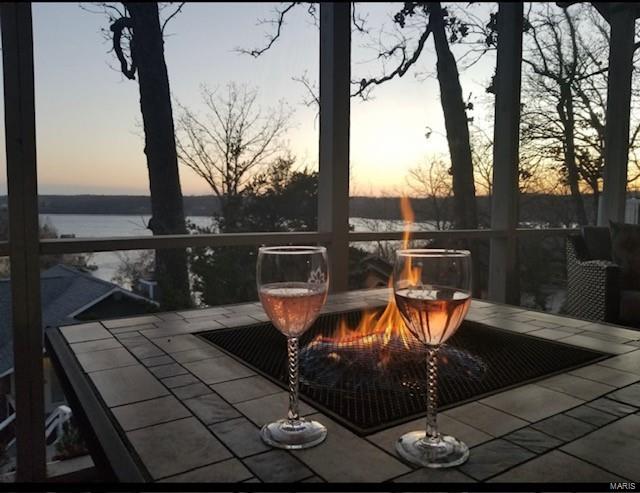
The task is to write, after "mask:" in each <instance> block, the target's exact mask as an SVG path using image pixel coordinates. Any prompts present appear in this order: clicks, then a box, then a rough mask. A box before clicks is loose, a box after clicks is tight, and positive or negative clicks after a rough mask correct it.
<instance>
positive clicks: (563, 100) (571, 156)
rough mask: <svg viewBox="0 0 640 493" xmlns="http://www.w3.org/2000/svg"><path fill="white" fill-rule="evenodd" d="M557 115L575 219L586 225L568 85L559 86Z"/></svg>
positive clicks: (571, 98)
mask: <svg viewBox="0 0 640 493" xmlns="http://www.w3.org/2000/svg"><path fill="white" fill-rule="evenodd" d="M558 113H559V115H560V119H561V121H562V122H563V127H564V166H565V168H566V170H567V179H568V181H569V189H570V190H571V197H572V198H573V205H574V207H575V209H576V218H577V220H578V223H579V224H580V225H586V224H588V222H589V221H588V220H587V212H586V210H585V207H584V201H583V200H582V194H581V193H580V186H579V181H580V175H579V173H578V166H577V164H576V147H575V143H574V140H573V139H574V134H575V119H574V113H573V95H572V93H571V87H570V86H569V85H568V84H562V85H561V86H560V103H559V104H558Z"/></svg>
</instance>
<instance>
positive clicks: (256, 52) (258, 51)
mask: <svg viewBox="0 0 640 493" xmlns="http://www.w3.org/2000/svg"><path fill="white" fill-rule="evenodd" d="M300 3H302V2H291V3H289V5H287V7H286V8H284V9H283V10H276V12H277V13H278V18H277V19H276V20H275V21H270V22H271V23H273V24H275V25H276V32H275V34H272V35H271V36H269V41H268V42H267V44H266V46H264V47H262V48H254V49H253V50H246V49H244V48H236V51H239V52H240V53H244V54H247V55H251V56H252V57H254V58H258V57H259V56H260V55H262V54H263V53H264V52H265V51H268V50H269V49H270V48H271V47H272V46H273V44H274V43H275V42H276V41H277V40H278V38H279V37H280V34H281V33H282V25H283V24H284V18H285V16H286V15H287V13H289V12H290V11H291V9H293V7H295V6H296V5H298V4H300Z"/></svg>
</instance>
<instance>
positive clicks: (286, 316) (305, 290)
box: [260, 282, 327, 337]
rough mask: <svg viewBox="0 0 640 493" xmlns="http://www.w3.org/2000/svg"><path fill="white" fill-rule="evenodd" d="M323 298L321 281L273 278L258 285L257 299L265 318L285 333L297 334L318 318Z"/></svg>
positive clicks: (303, 331) (323, 289)
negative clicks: (279, 279)
mask: <svg viewBox="0 0 640 493" xmlns="http://www.w3.org/2000/svg"><path fill="white" fill-rule="evenodd" d="M326 298H327V290H326V288H325V286H323V285H317V284H311V283H304V282H276V283H270V284H265V285H263V286H262V287H260V301H261V302H262V306H263V307H264V311H265V312H267V315H268V316H269V319H270V320H271V322H273V325H275V326H276V327H277V328H278V330H279V331H280V332H282V333H283V334H284V335H286V336H287V337H300V336H301V335H302V334H304V333H305V332H306V331H307V329H308V328H309V327H310V326H311V324H312V323H313V322H314V321H315V320H316V318H318V314H319V313H320V310H321V309H322V306H323V305H324V302H325V300H326Z"/></svg>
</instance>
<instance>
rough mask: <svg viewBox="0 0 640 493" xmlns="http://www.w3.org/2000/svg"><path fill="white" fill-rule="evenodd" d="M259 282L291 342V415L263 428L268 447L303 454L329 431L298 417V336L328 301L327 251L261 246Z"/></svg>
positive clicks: (275, 319)
mask: <svg viewBox="0 0 640 493" xmlns="http://www.w3.org/2000/svg"><path fill="white" fill-rule="evenodd" d="M256 279H257V283H258V293H259V295H260V301H261V303H262V306H263V307H264V310H265V312H266V313H267V316H268V317H269V319H270V320H271V322H272V323H273V325H274V326H275V327H276V328H277V329H278V330H279V331H280V332H282V333H283V334H284V335H285V336H286V337H287V353H288V368H289V412H288V413H287V417H286V418H284V419H280V420H278V421H275V422H273V423H268V424H266V425H264V426H263V427H262V430H261V431H260V435H261V436H262V440H264V442H266V443H267V444H269V445H271V446H273V447H278V448H284V449H303V448H309V447H313V446H314V445H317V444H319V443H321V442H322V441H323V440H324V439H325V438H326V436H327V429H326V428H325V427H324V426H323V425H322V424H320V423H319V422H317V421H313V420H306V419H304V418H301V417H300V415H299V413H298V337H300V336H301V335H302V334H303V333H304V332H305V331H306V330H307V329H308V328H309V327H310V326H311V324H313V322H314V321H315V320H316V318H318V314H319V313H320V309H321V308H322V306H323V305H324V302H325V301H326V299H327V291H328V287H329V273H328V269H327V249H326V248H325V247H315V246H278V247H261V248H260V249H259V250H258V264H257V276H256Z"/></svg>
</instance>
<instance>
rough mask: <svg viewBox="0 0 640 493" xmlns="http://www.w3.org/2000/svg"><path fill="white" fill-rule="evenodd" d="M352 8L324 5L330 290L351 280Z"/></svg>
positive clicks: (324, 213) (323, 220) (323, 192)
mask: <svg viewBox="0 0 640 493" xmlns="http://www.w3.org/2000/svg"><path fill="white" fill-rule="evenodd" d="M350 83H351V4H350V3H349V2H345V3H339V2H331V3H321V4H320V165H319V183H318V231H320V232H329V233H331V237H332V238H331V244H330V246H329V260H330V266H331V290H332V291H334V292H340V291H346V290H347V288H348V277H349V272H348V271H349V119H350V116H349V115H350V113H349V110H350V107H349V88H350Z"/></svg>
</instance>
